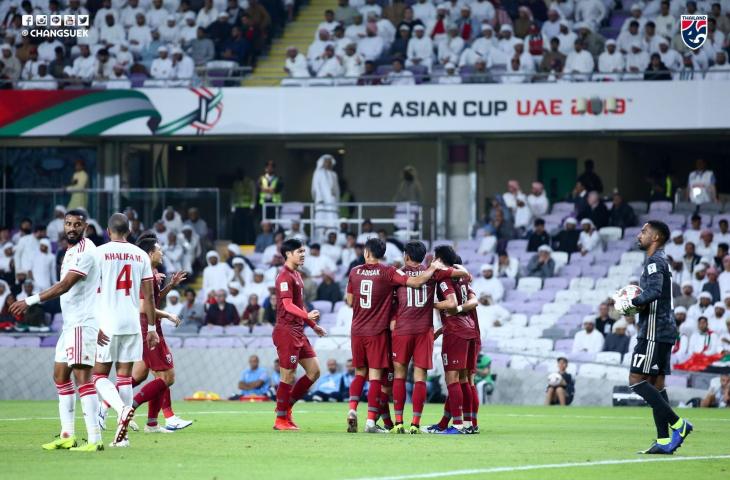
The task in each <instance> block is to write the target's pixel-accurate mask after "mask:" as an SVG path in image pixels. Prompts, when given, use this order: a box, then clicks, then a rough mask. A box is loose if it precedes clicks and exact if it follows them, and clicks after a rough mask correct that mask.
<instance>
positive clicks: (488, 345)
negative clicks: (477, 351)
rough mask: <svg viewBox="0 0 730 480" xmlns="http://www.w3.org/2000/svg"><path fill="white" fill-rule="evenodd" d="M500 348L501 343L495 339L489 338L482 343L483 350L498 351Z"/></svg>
mask: <svg viewBox="0 0 730 480" xmlns="http://www.w3.org/2000/svg"><path fill="white" fill-rule="evenodd" d="M497 348H499V343H498V342H497V341H496V340H494V339H493V338H488V339H486V340H484V342H483V343H482V350H485V351H487V350H496V349H497Z"/></svg>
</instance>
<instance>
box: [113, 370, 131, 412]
mask: <svg viewBox="0 0 730 480" xmlns="http://www.w3.org/2000/svg"><path fill="white" fill-rule="evenodd" d="M117 390H118V391H119V396H120V397H121V398H122V402H124V404H125V405H127V406H131V405H132V396H133V395H134V391H133V389H132V377H128V376H125V375H117Z"/></svg>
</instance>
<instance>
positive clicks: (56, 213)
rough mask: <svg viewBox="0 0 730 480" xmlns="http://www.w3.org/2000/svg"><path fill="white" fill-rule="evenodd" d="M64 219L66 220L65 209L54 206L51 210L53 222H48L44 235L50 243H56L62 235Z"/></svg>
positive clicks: (60, 206) (61, 206)
mask: <svg viewBox="0 0 730 480" xmlns="http://www.w3.org/2000/svg"><path fill="white" fill-rule="evenodd" d="M64 218H66V207H64V206H63V205H56V207H55V208H54V209H53V220H51V221H50V222H48V225H47V226H46V235H48V238H49V239H50V240H51V242H58V241H59V240H60V239H61V236H62V235H64V228H63V226H64V223H65V222H64Z"/></svg>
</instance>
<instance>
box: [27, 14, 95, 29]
mask: <svg viewBox="0 0 730 480" xmlns="http://www.w3.org/2000/svg"><path fill="white" fill-rule="evenodd" d="M34 20H35V22H34ZM22 24H23V26H24V27H32V26H33V25H35V26H37V27H47V26H51V27H60V26H64V27H88V26H89V16H88V15H23V17H22Z"/></svg>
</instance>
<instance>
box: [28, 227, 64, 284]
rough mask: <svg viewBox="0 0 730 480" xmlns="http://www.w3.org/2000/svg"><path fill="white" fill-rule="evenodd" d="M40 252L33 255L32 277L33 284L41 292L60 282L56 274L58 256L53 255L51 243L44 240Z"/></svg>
mask: <svg viewBox="0 0 730 480" xmlns="http://www.w3.org/2000/svg"><path fill="white" fill-rule="evenodd" d="M38 243H39V247H38V251H36V252H35V253H34V254H33V261H32V263H31V270H30V271H31V275H32V278H33V283H34V285H35V286H36V288H37V289H38V291H39V292H42V291H43V290H46V289H48V288H51V286H52V285H53V284H55V283H56V282H57V281H58V276H57V274H56V256H55V255H54V254H52V253H51V241H50V240H49V239H47V238H42V239H41V240H40V241H39V242H38Z"/></svg>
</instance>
